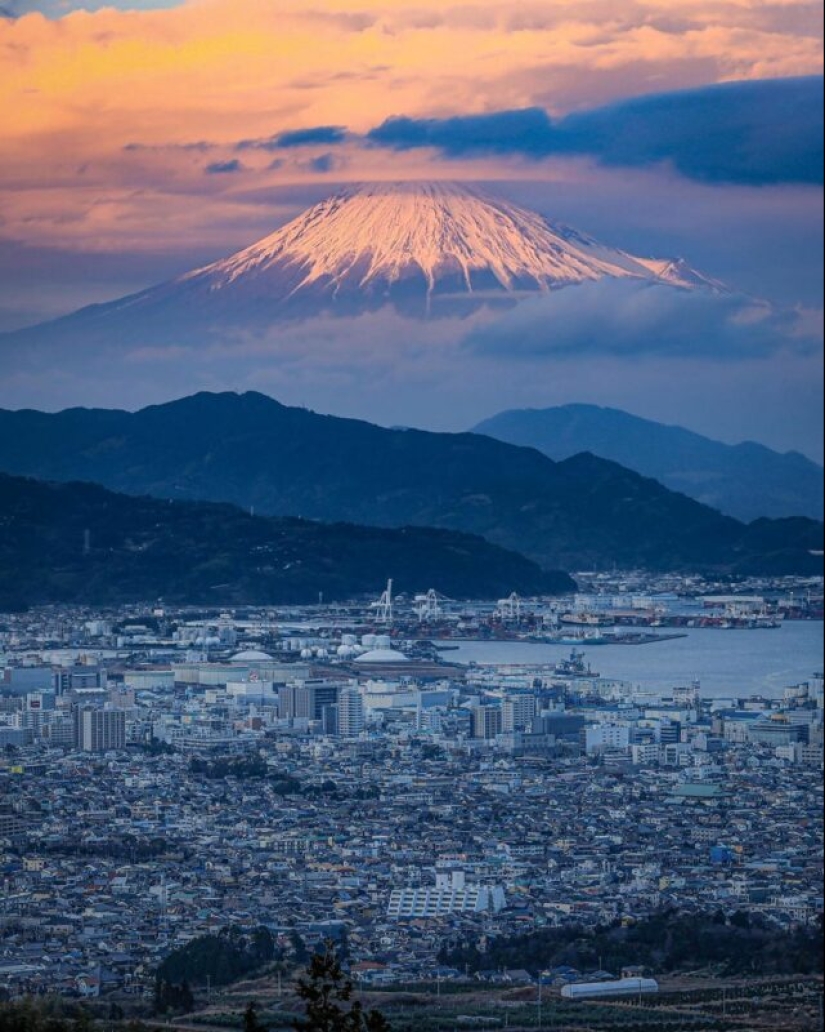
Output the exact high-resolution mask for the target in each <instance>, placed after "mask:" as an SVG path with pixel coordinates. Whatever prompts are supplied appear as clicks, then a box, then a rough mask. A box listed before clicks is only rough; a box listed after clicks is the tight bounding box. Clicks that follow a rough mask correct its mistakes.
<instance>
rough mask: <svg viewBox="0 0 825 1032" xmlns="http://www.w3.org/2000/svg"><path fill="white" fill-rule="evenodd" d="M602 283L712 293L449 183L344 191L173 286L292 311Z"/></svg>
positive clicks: (683, 275)
mask: <svg viewBox="0 0 825 1032" xmlns="http://www.w3.org/2000/svg"><path fill="white" fill-rule="evenodd" d="M604 276H610V277H633V278H636V279H644V280H653V281H660V282H666V283H668V284H670V285H672V286H678V287H692V286H696V285H699V284H704V285H706V286H710V285H712V284H711V283H710V281H709V280H706V279H705V278H704V277H702V276H700V275H699V274H698V273H695V272H694V271H693V270H691V269H690V268H688V267H687V266H686V265H685V264H684V263H682V262H679V261H666V260H665V261H662V260H657V259H649V258H636V257H633V256H632V255H629V254H626V253H625V252H624V251H619V250H616V249H614V248H611V247H606V246H604V245H603V244H600V243H598V242H597V241H596V240H594V239H592V238H591V237H588V236H585V235H584V234H582V233H578V232H576V231H575V230H572V229H570V228H568V227H566V226H562V225H559V224H555V223H552V222H549V221H548V220H547V219H545V218H543V217H542V216H541V215H538V214H536V213H535V212H532V211H528V210H526V209H524V208H520V207H518V206H517V205H515V204H511V203H509V202H508V201H504V200H499V199H494V198H490V197H486V196H484V195H482V194H480V193H477V192H476V191H474V190H471V189H468V188H467V187H464V186H457V185H454V184H448V183H401V184H398V183H395V184H372V185H368V186H363V187H356V188H353V189H349V190H345V191H343V192H341V193H338V194H336V195H334V196H333V197H330V198H328V199H327V200H324V201H322V202H321V203H320V204H316V205H315V206H314V207H312V208H310V209H308V210H307V211H306V212H304V213H303V214H302V215H300V216H299V217H298V218H296V219H294V220H293V221H292V222H290V223H288V224H287V225H286V226H284V227H283V228H282V229H279V230H278V231H277V232H275V233H273V234H272V235H271V236H268V237H265V238H264V239H263V240H261V241H259V242H258V243H256V244H253V245H252V246H251V247H248V248H246V249H244V250H243V251H239V252H238V253H237V254H235V255H233V256H232V257H230V258H226V259H223V260H221V261H218V262H214V263H213V264H211V265H208V266H206V267H204V268H202V269H198V270H196V271H194V272H192V273H189V274H187V275H185V276H183V277H181V278H180V279H179V280H177V281H176V283H177V284H178V285H179V286H184V285H187V286H190V287H194V286H196V285H197V286H199V287H207V288H208V289H209V290H210V291H212V292H222V293H223V292H226V293H232V292H235V291H238V290H241V291H243V292H247V291H251V292H252V293H254V294H256V295H258V296H261V295H262V294H263V295H268V296H269V297H270V298H271V299H272V300H276V299H279V300H281V301H283V302H284V303H285V304H287V305H289V306H291V305H292V304H293V303H295V302H297V301H298V300H300V299H302V298H303V299H306V300H308V298H309V296H310V295H311V296H313V297H315V298H316V299H317V300H318V301H320V302H321V304H322V305H324V306H325V307H326V305H330V306H332V307H334V306H335V305H336V303H344V304H346V302H347V301H351V300H352V297H353V295H361V297H364V296H368V297H370V298H371V299H372V300H373V301H374V300H376V299H378V298H387V299H390V300H391V299H393V298H400V297H407V298H411V297H412V296H415V295H421V296H425V297H427V298H434V297H437V296H439V295H446V296H453V297H455V296H460V295H481V296H486V297H487V298H488V299H489V297H490V295H496V294H502V293H503V294H507V295H514V296H515V295H518V294H522V293H530V292H536V291H546V290H550V289H553V288H557V287H563V286H568V285H571V284H575V283H581V282H583V281H585V280H595V279H601V278H602V277H604ZM322 299H325V300H322ZM479 299H480V298H479ZM346 306H347V307H349V305H346Z"/></svg>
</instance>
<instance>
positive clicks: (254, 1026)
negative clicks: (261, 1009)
mask: <svg viewBox="0 0 825 1032" xmlns="http://www.w3.org/2000/svg"><path fill="white" fill-rule="evenodd" d="M243 1032H266V1025H262V1024H261V1022H260V1021H259V1020H258V1008H257V1005H256V1004H255V1001H254V1000H250V1002H249V1003H248V1004H247V1005H246V1010H245V1011H244V1013H243Z"/></svg>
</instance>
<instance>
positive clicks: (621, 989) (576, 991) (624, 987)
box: [561, 978, 659, 1000]
mask: <svg viewBox="0 0 825 1032" xmlns="http://www.w3.org/2000/svg"><path fill="white" fill-rule="evenodd" d="M658 991H659V983H658V982H657V981H656V979H655V978H618V979H616V980H615V981H612V982H571V984H570V985H565V986H562V990H561V994H562V996H563V997H564V998H565V999H567V1000H584V999H587V998H588V997H594V996H638V995H639V994H640V993H658Z"/></svg>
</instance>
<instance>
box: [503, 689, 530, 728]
mask: <svg viewBox="0 0 825 1032" xmlns="http://www.w3.org/2000/svg"><path fill="white" fill-rule="evenodd" d="M535 715H536V697H535V695H526V694H525V695H508V696H507V697H506V698H505V700H504V702H503V703H502V704H501V730H502V731H505V732H507V731H522V730H523V729H524V728H525V727H529V725H530V724H531V722H532V720H533V717H534V716H535Z"/></svg>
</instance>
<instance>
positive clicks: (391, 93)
mask: <svg viewBox="0 0 825 1032" xmlns="http://www.w3.org/2000/svg"><path fill="white" fill-rule="evenodd" d="M817 17H821V15H817V6H816V5H813V4H811V3H809V2H808V0H784V2H776V3H773V4H765V3H762V2H759V0H751V2H747V0H745V2H742V0H678V2H674V0H625V2H623V3H618V4H617V3H616V2H614V0H612V2H607V0H581V2H570V0H567V2H560V0H548V2H544V3H534V4H529V3H528V4H524V3H520V2H515V0H512V2H503V0H475V2H474V3H472V4H462V3H456V4H455V5H454V6H452V7H446V8H445V7H444V6H443V5H442V4H441V3H435V0H419V2H417V3H415V4H411V5H410V6H409V7H408V6H406V5H405V4H403V3H402V4H399V3H397V2H393V0H360V2H356V3H355V4H354V5H353V4H352V3H349V2H347V3H345V2H343V0H317V2H316V3H314V4H313V3H311V2H310V3H307V0H277V2H276V0H244V4H243V17H242V18H241V17H240V16H239V8H238V4H237V3H235V2H233V0H189V2H188V3H185V4H183V5H182V6H179V7H175V8H171V9H166V10H145V11H120V10H115V9H113V8H104V9H101V10H98V11H96V12H94V13H89V12H86V11H76V12H73V13H71V14H68V15H66V16H65V17H63V18H60V19H56V20H48V19H46V18H45V17H43V16H42V15H39V14H31V15H27V16H25V17H21V18H18V19H16V20H6V21H3V20H0V55H2V58H0V66H2V69H3V71H2V74H0V142H2V146H3V154H4V160H3V163H2V168H0V233H2V234H3V235H4V236H6V237H7V238H9V237H10V238H14V239H21V240H27V241H37V242H41V243H51V244H59V245H68V244H71V246H81V247H84V248H86V249H104V250H105V249H107V248H110V247H117V246H121V245H122V244H123V242H124V240H125V239H128V240H129V241H130V243H131V244H132V245H133V246H142V245H141V241H144V240H146V239H147V238H148V237H150V236H152V234H153V233H154V232H155V231H157V232H158V233H163V232H164V229H165V230H166V231H167V232H168V231H169V229H170V227H174V229H175V230H176V231H177V232H179V233H180V234H182V235H183V236H185V237H189V236H191V234H197V233H198V232H201V233H207V234H208V232H209V230H208V228H207V225H208V224H214V222H215V220H216V219H217V221H218V222H221V223H224V219H226V221H227V222H228V221H230V220H231V218H232V217H233V216H234V217H236V218H237V220H238V225H240V226H243V225H245V224H246V222H248V221H249V220H248V217H247V214H246V212H247V209H248V207H249V205H250V204H251V203H252V202H251V201H245V200H243V199H242V198H243V194H244V191H247V190H248V189H249V177H250V176H253V175H254V176H255V177H256V180H255V183H256V187H257V188H258V190H263V189H265V188H266V187H268V186H274V185H277V184H283V183H285V182H294V181H307V180H309V181H311V180H313V179H317V180H323V178H324V175H325V173H324V171H323V167H322V166H323V164H324V163H323V162H321V163H320V164H316V165H313V164H312V159H313V158H316V159H317V158H319V157H323V148H318V149H316V150H314V151H313V150H311V149H310V150H308V151H306V152H305V153H304V154H303V155H302V156H301V157H300V158H299V157H297V156H292V155H291V156H289V157H288V158H285V159H284V160H283V161H282V162H281V163H280V164H277V165H275V166H274V167H272V155H267V154H265V153H259V154H255V155H252V156H251V157H249V158H248V157H247V156H246V155H245V156H244V162H243V164H244V167H245V168H246V169H247V172H246V173H244V174H242V175H237V176H235V175H232V176H230V175H226V176H211V177H206V176H204V174H203V169H204V166H205V165H206V164H207V161H206V160H205V159H204V154H203V153H202V152H199V151H198V150H197V149H188V148H187V147H185V146H181V145H186V144H192V143H197V142H199V141H209V142H210V143H211V144H212V145H213V147H214V157H212V158H210V159H209V160H210V161H213V162H225V161H227V160H228V159H229V158H230V157H231V156H232V147H233V145H234V144H235V142H236V141H238V140H240V139H245V138H260V137H269V136H271V135H272V134H275V133H279V132H283V131H286V130H290V129H298V128H304V127H307V126H318V125H341V126H347V127H349V128H350V129H351V130H353V131H356V132H364V131H366V130H367V129H369V128H370V127H372V126H374V125H376V124H378V123H379V122H381V121H383V120H384V119H385V118H387V117H389V116H391V115H397V114H405V115H412V116H416V115H418V116H422V115H426V116H444V115H449V114H453V113H456V112H460V113H464V114H466V113H471V112H484V111H490V110H495V109H501V108H515V107H522V106H527V105H531V104H540V105H542V106H544V107H546V108H548V110H550V111H551V112H552V113H554V114H561V113H563V112H565V111H568V110H572V109H575V108H577V107H581V106H590V105H593V104H596V103H602V102H604V101H607V100H611V99H614V98H616V97H619V96H627V95H633V94H638V93H645V92H658V91H663V90H666V89H669V88H674V87H682V86H691V85H700V84H704V83H708V82H718V81H722V80H726V79H740V78H761V77H773V76H786V75H797V74H811V73H818V72H819V71H820V69H821V64H822V43H821V32H820V33H818V32H817V31H816V26H817V24H818V22H817ZM134 143H138V144H141V145H143V146H144V147H145V148H146V149H143V150H138V149H132V150H124V148H125V147H127V146H128V145H129V144H134ZM336 153H338V152H336ZM340 155H341V157H340V158H339V160H338V161H337V162H336V163H332V162H328V163H327V167H328V168H333V169H334V170H335V172H336V175H337V176H338V177H346V178H371V177H373V176H379V177H389V176H394V177H397V176H398V175H399V174H401V175H418V174H420V175H426V174H427V171H428V168H429V165H428V161H429V159H428V156H427V155H426V154H420V155H417V156H416V157H415V159H413V160H414V163H412V162H411V160H410V157H409V155H407V156H404V157H399V156H393V155H386V154H379V153H378V152H369V151H364V149H359V150H357V151H356V150H355V149H354V148H347V147H343V148H341V149H340ZM511 172H512V163H511V164H510V165H509V166H508V167H507V174H511ZM439 173H440V174H442V175H450V174H451V170H450V169H449V168H447V167H445V166H444V163H443V162H440V163H439ZM466 173H467V168H466V165H464V166H462V174H464V175H466ZM492 173H493V170H492V169H491V167H490V166H489V163H488V164H487V165H485V166H484V167H483V168H481V169H479V171H478V173H477V174H483V175H490V174H492ZM327 177H328V175H327ZM207 179H208V180H210V181H209V182H206V180H207ZM207 202H208V203H207ZM218 202H220V203H218ZM255 203H259V202H258V201H256V202H255ZM216 212H218V213H220V214H218V215H217V216H216ZM198 226H200V227H201V229H200V230H198V228H197V227H198ZM156 245H157V241H155V246H156Z"/></svg>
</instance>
